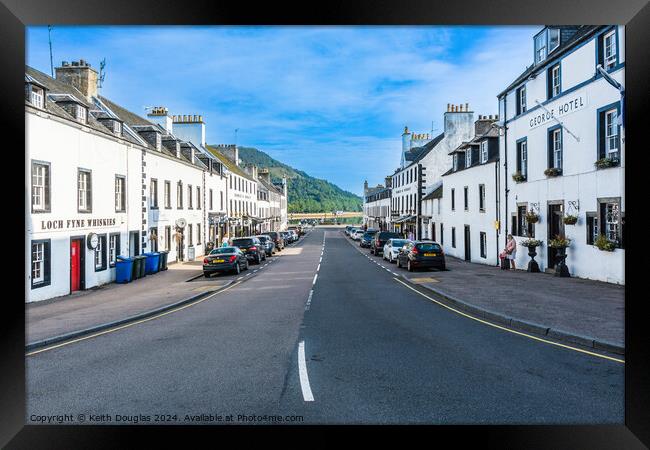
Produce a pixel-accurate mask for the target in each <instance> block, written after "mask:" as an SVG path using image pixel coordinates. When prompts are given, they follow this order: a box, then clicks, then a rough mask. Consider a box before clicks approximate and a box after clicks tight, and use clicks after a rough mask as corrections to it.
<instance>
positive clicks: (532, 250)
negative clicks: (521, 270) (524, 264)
mask: <svg viewBox="0 0 650 450" xmlns="http://www.w3.org/2000/svg"><path fill="white" fill-rule="evenodd" d="M536 249H537V247H533V246H530V247H528V256H530V261H529V262H528V268H527V269H526V270H527V271H528V272H532V273H537V272H539V264H537V261H535V256H537V250H536Z"/></svg>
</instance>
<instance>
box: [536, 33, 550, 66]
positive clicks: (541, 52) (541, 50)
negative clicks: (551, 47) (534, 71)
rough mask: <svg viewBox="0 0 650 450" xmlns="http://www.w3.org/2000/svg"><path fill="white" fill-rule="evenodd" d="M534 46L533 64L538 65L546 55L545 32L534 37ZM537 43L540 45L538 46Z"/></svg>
mask: <svg viewBox="0 0 650 450" xmlns="http://www.w3.org/2000/svg"><path fill="white" fill-rule="evenodd" d="M534 41H535V42H534V46H535V63H540V62H542V61H544V60H545V59H546V56H547V55H548V53H547V51H546V49H547V47H546V32H544V33H540V34H539V35H538V36H535V39H534ZM538 43H539V44H541V45H539V46H538Z"/></svg>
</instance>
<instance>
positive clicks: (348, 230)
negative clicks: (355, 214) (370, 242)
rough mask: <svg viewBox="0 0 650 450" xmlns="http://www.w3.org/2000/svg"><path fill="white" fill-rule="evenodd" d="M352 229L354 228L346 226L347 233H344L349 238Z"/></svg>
mask: <svg viewBox="0 0 650 450" xmlns="http://www.w3.org/2000/svg"><path fill="white" fill-rule="evenodd" d="M352 228H354V227H353V226H352V225H346V226H345V231H344V232H345V234H346V235H347V236H350V230H352Z"/></svg>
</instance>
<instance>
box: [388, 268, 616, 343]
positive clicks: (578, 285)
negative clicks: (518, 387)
mask: <svg viewBox="0 0 650 450" xmlns="http://www.w3.org/2000/svg"><path fill="white" fill-rule="evenodd" d="M384 264H388V263H386V262H384ZM447 269H448V270H447V271H445V272H437V271H430V272H412V273H409V272H407V271H405V270H404V271H402V270H399V269H398V270H397V273H399V274H400V275H403V276H404V277H406V278H408V279H409V280H410V281H412V282H413V283H415V284H417V285H420V286H424V287H426V288H427V289H430V290H432V291H434V292H435V293H437V294H439V295H441V296H443V297H444V298H445V299H446V300H447V302H448V303H452V304H455V305H456V306H459V307H462V308H463V309H466V310H468V311H473V312H480V313H482V314H481V315H483V316H484V317H486V318H489V319H493V320H496V321H499V322H502V323H506V324H507V325H509V326H511V327H512V328H517V329H520V330H522V331H530V332H533V333H541V334H545V335H547V336H549V337H550V338H557V339H561V340H565V341H569V342H575V343H578V344H582V345H586V346H590V347H595V348H600V349H604V350H609V351H615V352H617V353H622V351H621V350H622V349H623V348H624V346H625V287H624V286H619V285H614V284H609V283H603V282H600V281H591V280H584V279H579V278H560V277H555V276H553V275H550V274H545V273H528V272H526V271H523V270H516V271H513V270H501V269H500V268H498V267H495V266H486V265H482V264H474V263H468V262H465V261H462V260H459V259H456V258H453V257H449V256H447ZM594 341H596V342H595V343H594Z"/></svg>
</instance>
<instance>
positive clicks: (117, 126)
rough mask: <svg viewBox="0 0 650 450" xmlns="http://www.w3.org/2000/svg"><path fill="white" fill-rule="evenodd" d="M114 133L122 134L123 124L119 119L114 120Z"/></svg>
mask: <svg viewBox="0 0 650 450" xmlns="http://www.w3.org/2000/svg"><path fill="white" fill-rule="evenodd" d="M113 133H115V135H116V136H121V135H122V124H121V123H120V122H118V121H117V120H114V121H113Z"/></svg>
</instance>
